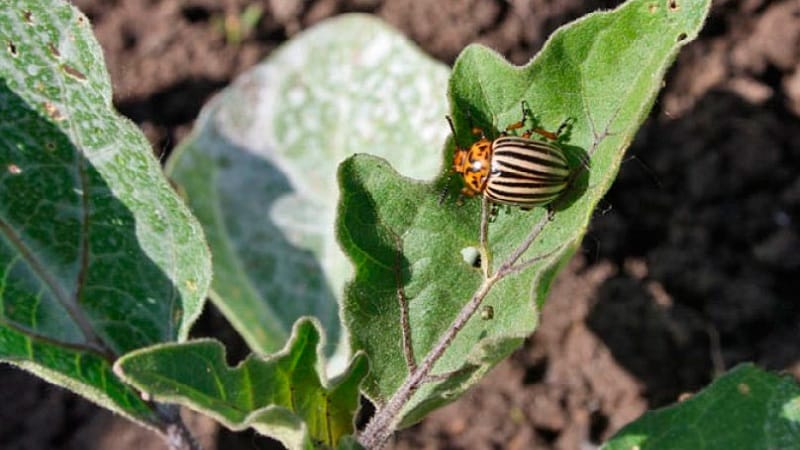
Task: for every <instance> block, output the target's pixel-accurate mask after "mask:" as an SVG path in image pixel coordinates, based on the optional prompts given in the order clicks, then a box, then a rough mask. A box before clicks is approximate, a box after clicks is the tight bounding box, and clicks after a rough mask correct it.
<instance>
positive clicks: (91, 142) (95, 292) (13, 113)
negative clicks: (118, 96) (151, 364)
mask: <svg viewBox="0 0 800 450" xmlns="http://www.w3.org/2000/svg"><path fill="white" fill-rule="evenodd" d="M0 42H2V43H3V48H2V50H1V51H0V270H2V276H1V277H0V359H2V360H5V361H8V362H11V363H13V364H16V365H18V366H20V367H23V368H25V369H27V370H30V371H31V372H33V373H35V374H37V375H39V376H41V377H43V378H45V379H47V380H48V381H51V382H53V383H57V384H60V385H63V386H66V387H68V388H70V389H72V390H74V391H76V392H78V393H80V394H82V395H84V396H86V397H87V398H89V399H91V400H93V401H95V402H97V403H99V404H101V405H103V406H105V407H107V408H110V409H112V410H115V411H117V412H119V413H121V414H123V415H126V416H128V417H130V418H133V419H135V420H139V421H140V422H144V423H150V422H152V420H153V416H152V412H151V411H150V408H149V407H148V406H147V404H145V402H144V401H142V400H141V399H140V398H139V397H138V395H137V394H136V392H135V391H133V390H132V389H130V388H128V387H126V386H124V385H123V384H122V383H121V382H120V381H119V380H118V379H117V378H116V377H115V376H114V375H113V373H112V372H111V370H110V363H111V361H113V359H114V358H115V357H116V356H118V355H121V354H123V353H125V352H128V351H130V350H133V349H136V348H140V347H144V346H147V345H151V344H155V343H159V342H165V341H175V340H182V339H184V338H185V337H186V335H187V333H188V330H189V327H190V325H191V324H192V322H193V321H194V320H195V319H196V317H197V316H198V314H199V313H200V311H201V309H202V304H203V300H204V298H205V293H206V290H207V287H208V284H209V282H210V276H211V273H210V261H209V254H208V251H207V248H206V246H205V244H204V242H203V233H202V229H201V228H200V226H199V225H198V224H197V223H196V222H195V220H194V218H193V217H192V216H191V214H190V213H189V211H188V209H187V208H186V207H185V206H184V205H183V203H182V202H181V201H180V199H179V198H178V196H177V195H175V193H174V192H173V190H172V189H171V187H170V186H169V184H168V183H167V181H166V179H165V178H164V177H163V176H162V174H161V169H160V166H159V164H158V161H157V160H156V159H155V158H154V157H153V155H152V153H151V151H150V147H149V144H148V143H147V141H146V139H145V138H144V136H143V135H142V133H141V132H140V131H139V130H138V129H137V128H136V127H135V126H134V125H133V124H132V123H130V122H129V121H128V120H126V119H124V118H122V117H121V116H119V114H117V113H116V112H115V111H114V110H113V108H112V107H111V88H110V82H109V78H108V74H107V72H106V70H105V67H104V64H103V58H102V50H101V49H100V46H99V45H98V44H97V41H96V40H95V39H94V37H93V36H92V33H91V28H90V26H89V22H88V20H87V19H86V17H85V16H83V15H82V14H80V13H79V12H78V11H77V10H76V9H75V8H73V7H72V6H70V5H69V4H68V3H66V2H62V1H55V2H54V1H34V0H26V1H19V2H14V3H13V4H12V5H9V4H5V5H4V7H3V8H0Z"/></svg>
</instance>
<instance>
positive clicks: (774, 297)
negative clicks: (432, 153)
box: [0, 0, 800, 450]
mask: <svg viewBox="0 0 800 450" xmlns="http://www.w3.org/2000/svg"><path fill="white" fill-rule="evenodd" d="M75 3H76V4H77V5H78V6H79V7H80V8H81V9H82V10H83V11H84V12H85V13H86V14H87V15H88V16H89V17H90V19H91V20H92V23H93V25H94V27H95V32H96V34H97V36H98V38H99V40H100V43H101V45H102V46H103V49H104V51H105V56H106V62H107V64H108V66H109V71H110V72H111V78H112V80H113V83H114V88H115V97H114V100H115V103H116V105H117V107H118V108H119V110H120V111H122V112H123V113H124V114H126V115H128V116H129V117H130V118H131V119H133V120H134V121H135V122H136V123H137V124H139V125H140V126H141V127H142V129H143V130H144V131H145V133H146V134H147V136H148V138H149V139H150V140H151V142H152V143H153V146H154V148H155V150H156V152H157V153H159V154H163V153H166V152H169V151H170V150H171V148H172V147H173V146H174V145H175V144H176V142H178V141H179V140H180V139H181V138H182V137H183V136H185V134H186V133H187V131H188V130H189V129H190V127H191V124H192V121H193V120H194V118H195V117H196V116H197V113H198V111H199V109H200V107H201V106H202V104H203V102H204V101H205V100H207V99H208V97H209V96H211V95H212V94H214V93H215V92H217V91H218V90H220V89H221V88H223V87H224V86H226V85H227V84H228V83H229V82H230V81H231V80H232V79H233V78H234V77H235V76H236V75H238V74H239V73H241V72H242V71H244V70H246V69H247V68H249V67H251V66H252V65H254V64H255V63H256V62H258V61H259V60H260V59H261V58H263V57H265V56H267V55H268V54H269V53H270V51H271V50H272V49H274V48H275V47H276V46H277V45H279V44H280V43H281V42H283V41H285V40H286V39H288V38H290V37H291V36H293V35H294V34H296V33H297V32H298V31H300V30H302V29H304V28H306V27H308V26H310V25H312V24H314V23H316V22H318V21H320V20H322V19H324V18H326V17H329V16H332V15H335V14H340V13H344V12H352V11H360V12H369V13H374V14H376V15H378V16H380V17H382V18H383V19H385V20H386V21H388V22H389V23H391V24H393V25H395V26H396V27H397V28H399V29H400V30H401V31H402V32H404V33H405V34H407V35H408V36H410V37H411V38H412V39H413V40H414V41H416V42H417V43H418V44H419V45H420V46H421V47H422V48H423V49H425V50H426V51H427V52H429V53H430V54H432V55H434V56H435V57H437V58H439V59H441V60H442V61H444V62H446V63H452V62H453V60H454V59H455V57H456V55H457V54H458V52H459V51H460V50H461V49H462V48H463V47H464V46H465V45H466V44H468V43H470V42H476V41H477V42H482V43H485V44H488V45H490V46H492V47H494V48H495V49H497V50H499V51H500V52H501V53H503V54H505V55H506V56H507V57H508V58H509V59H511V60H512V61H514V62H516V63H523V62H525V61H527V60H528V59H529V58H530V57H531V55H533V54H534V53H535V52H536V51H537V49H538V48H539V47H540V46H541V44H542V43H543V41H544V39H545V38H546V36H547V35H548V34H549V33H550V32H551V31H552V30H553V29H555V28H556V27H557V26H559V25H560V24H563V23H565V22H567V21H569V20H571V19H573V18H575V17H578V16H579V15H581V14H583V13H585V12H587V11H590V10H594V9H598V8H603V7H611V6H614V4H615V2H599V1H598V2H581V1H578V0H559V1H547V0H513V1H504V0H482V1H478V0H460V1H448V2H441V1H428V2H422V1H419V2H406V1H401V0H386V1H378V0H349V1H348V0H310V1H300V0H271V1H265V2H264V3H263V6H264V8H265V13H264V16H263V17H262V19H261V21H260V22H259V24H258V26H257V28H256V29H255V30H254V32H253V33H251V34H250V35H248V36H246V38H245V39H244V40H243V41H242V42H241V43H240V44H232V43H230V42H226V40H225V39H224V37H223V34H222V33H220V32H219V31H218V29H217V28H216V26H215V24H216V23H217V22H218V19H224V18H226V17H227V18H228V19H229V20H230V19H231V18H235V17H237V16H238V15H239V13H240V12H241V11H242V10H243V8H244V7H245V6H247V5H248V4H249V3H251V2H249V1H246V0H223V1H215V0H176V1H161V2H159V1H155V0H149V1H143V0H115V1H96V0H78V1H75ZM799 60H800V2H798V1H796V0H787V1H781V2H766V1H760V0H742V1H734V0H721V1H719V2H717V3H715V7H714V9H713V12H712V16H711V18H710V19H709V21H708V23H707V25H706V27H705V29H704V31H703V33H702V35H701V37H700V39H698V40H697V41H696V42H693V43H692V44H690V45H689V46H688V47H687V48H686V49H684V51H683V52H682V53H681V55H680V56H679V58H678V61H677V63H676V64H675V67H674V68H673V70H672V71H671V72H670V75H669V77H668V80H667V83H666V88H665V90H664V91H663V93H662V95H661V96H660V98H659V101H658V102H657V103H656V105H655V107H654V110H653V113H652V115H651V117H650V119H648V121H647V123H646V124H645V126H644V128H643V129H642V130H641V132H640V134H639V136H638V138H637V140H636V141H635V143H634V144H633V146H632V147H631V149H630V152H629V155H630V158H629V159H628V160H626V162H625V163H624V164H623V167H622V170H621V171H620V175H619V178H618V180H617V181H616V183H615V185H614V187H613V188H612V190H611V192H610V193H609V194H608V196H607V198H606V199H605V201H604V204H603V206H602V207H601V208H600V209H599V210H598V212H597V213H596V216H595V218H594V220H593V223H592V227H591V230H590V233H589V235H588V236H587V238H586V240H585V243H584V250H583V252H582V253H581V254H579V255H578V256H577V257H576V258H575V260H574V261H573V262H572V263H571V264H570V265H569V267H568V268H567V269H566V270H564V272H563V273H562V274H561V275H560V277H559V279H558V281H557V282H556V284H555V286H554V289H553V291H552V293H551V296H550V300H549V301H548V303H547V305H546V307H545V308H544V312H543V318H542V325H541V327H540V328H539V330H537V332H536V333H535V334H534V335H533V336H532V337H531V338H530V339H529V340H528V342H527V343H526V345H525V346H524V348H522V349H520V350H519V351H518V352H516V353H515V354H514V356H513V357H511V358H510V359H509V360H507V361H505V362H503V363H501V364H500V365H499V366H498V367H497V368H496V369H495V370H494V371H493V372H492V373H491V374H490V375H489V376H488V377H487V378H486V380H485V381H484V382H483V383H482V384H481V385H480V386H478V387H477V388H475V389H473V390H472V391H471V392H470V393H468V394H467V395H466V396H465V397H464V398H462V399H461V400H459V401H458V402H456V403H454V404H453V405H451V406H448V407H447V408H444V409H442V410H439V411H437V412H435V413H433V414H432V415H431V416H429V418H427V419H426V420H425V421H424V422H423V423H421V424H419V425H417V426H415V427H413V428H411V429H409V430H405V431H403V432H401V433H399V434H398V436H397V438H396V441H395V443H394V444H393V445H394V448H396V449H412V448H414V449H416V448H426V449H438V448H449V449H530V448H541V449H550V448H552V449H564V450H568V449H579V448H591V444H596V443H599V442H601V441H602V440H603V439H605V438H607V437H608V436H609V435H610V434H612V433H613V432H614V431H615V430H617V429H619V428H620V427H621V426H622V425H624V424H625V423H626V422H628V421H630V420H632V419H634V418H635V417H636V416H637V415H639V414H640V413H641V412H643V411H644V410H645V409H647V408H652V407H657V406H661V405H664V404H667V403H670V402H673V401H675V400H676V398H677V397H678V396H679V395H680V394H681V393H683V392H687V391H693V390H696V389H699V388H700V387H702V386H703V385H705V384H707V383H708V382H709V381H710V380H711V379H712V377H714V375H715V374H717V373H719V372H720V371H723V370H725V369H727V368H730V367H731V366H733V365H735V364H736V363H738V362H741V361H755V362H757V363H758V364H760V365H762V366H764V367H767V368H770V369H775V370H788V371H790V372H792V373H794V374H795V375H796V376H798V377H800V340H799V339H798V336H800V302H798V301H797V292H800V236H799V233H800V231H799V230H800V227H799V226H798V222H799V221H800V177H799V176H798V174H800V170H799V169H800V65H799V64H798V63H799V62H800V61H799ZM226 326H227V325H225V324H224V321H222V320H221V319H220V318H219V316H218V315H215V313H214V312H213V311H210V312H208V313H207V314H206V315H205V316H204V318H203V319H202V320H201V323H200V324H199V327H200V328H201V332H202V333H203V334H214V335H223V336H230V335H231V331H230V329H229V328H227V329H226V328H225V327H226ZM0 383H2V386H3V389H2V390H0V402H1V403H2V405H3V406H2V408H0V442H2V443H3V445H2V448H4V449H37V450H38V449H91V448H97V449H101V448H102V449H163V448H165V447H164V445H163V443H162V442H160V440H159V439H158V438H157V437H156V436H155V435H153V434H152V433H149V432H148V431H144V430H141V429H139V428H137V427H136V426H133V425H130V424H128V423H127V422H125V421H124V420H122V419H120V418H117V417H114V416H112V415H111V414H110V413H108V412H105V411H103V410H101V409H99V408H97V407H95V406H93V405H92V404H90V403H88V402H86V401H84V400H82V399H80V398H78V397H77V396H75V395H73V394H71V393H68V392H66V391H64V390H61V389H59V388H56V387H52V386H49V385H47V384H46V383H44V382H42V381H39V380H37V379H36V378H34V377H33V376H30V375H28V374H26V373H23V372H21V371H19V370H17V369H14V368H11V367H7V366H0ZM192 423H193V424H195V425H194V426H195V429H196V430H198V431H197V434H198V435H199V436H200V437H201V438H202V440H203V441H204V442H205V445H206V448H209V449H213V448H221V449H256V448H258V449H267V448H279V446H277V444H275V443H274V442H271V441H269V440H267V439H263V438H259V437H256V436H254V435H252V434H251V433H239V434H232V433H228V432H225V431H224V430H217V429H216V428H215V426H214V425H213V424H212V423H210V422H209V421H208V420H203V419H202V418H196V417H195V418H194V419H193V420H192ZM587 446H588V447H587Z"/></svg>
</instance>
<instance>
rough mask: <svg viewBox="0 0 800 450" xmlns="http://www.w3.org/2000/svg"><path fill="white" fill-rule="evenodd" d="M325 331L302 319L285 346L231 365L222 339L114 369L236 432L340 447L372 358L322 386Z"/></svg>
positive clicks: (131, 358) (129, 360)
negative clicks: (253, 431) (247, 430)
mask: <svg viewBox="0 0 800 450" xmlns="http://www.w3.org/2000/svg"><path fill="white" fill-rule="evenodd" d="M321 350H322V346H321V343H320V331H319V325H318V323H317V322H316V321H314V320H308V319H301V320H300V321H298V322H297V323H296V324H295V327H294V331H293V332H292V337H291V338H290V340H289V342H288V343H287V344H286V348H285V349H284V350H282V351H281V352H279V353H277V354H275V355H272V356H270V357H266V358H262V357H260V356H256V355H251V356H249V357H248V358H247V359H246V360H244V361H243V362H242V363H240V364H239V365H238V366H236V367H233V368H231V367H228V365H227V363H226V362H225V350H224V348H223V347H222V344H220V343H219V342H217V341H213V340H197V341H190V342H186V343H182V344H163V345H159V346H154V347H151V348H148V349H144V350H139V351H136V352H134V353H130V354H128V355H126V356H124V357H123V358H121V359H120V360H119V361H118V362H117V364H116V366H115V369H116V371H117V373H120V374H121V375H122V376H123V377H124V378H125V379H126V380H127V381H129V382H130V383H132V384H133V385H135V386H137V387H138V388H139V389H141V390H142V391H143V392H147V393H149V394H151V395H153V396H154V397H155V398H156V399H158V400H161V401H164V402H170V403H181V404H184V405H187V406H189V407H191V408H193V409H195V410H197V411H200V412H203V413H205V414H207V415H209V416H211V417H214V418H215V419H217V420H219V421H220V422H222V423H224V424H225V425H226V426H227V427H229V428H232V429H234V430H241V429H244V428H247V427H253V428H255V429H256V430H258V431H259V432H260V433H262V434H266V435H269V436H272V437H274V438H276V439H278V440H280V441H281V442H282V443H283V444H284V445H286V446H287V447H288V448H291V449H300V448H302V449H310V448H316V447H319V446H324V447H326V448H328V447H334V446H336V445H337V443H338V442H339V440H340V438H341V437H342V436H345V435H351V434H353V433H354V431H355V425H354V415H355V412H356V410H357V409H358V406H359V391H358V386H359V384H360V382H361V380H362V379H363V378H364V376H365V375H366V373H367V367H368V366H367V359H366V357H364V355H361V354H359V355H357V356H356V357H355V359H354V360H353V361H352V363H351V365H350V368H349V369H348V371H347V372H346V373H345V374H343V375H342V376H341V377H339V379H337V380H336V381H334V382H333V383H330V385H329V384H328V383H326V382H324V381H323V380H324V375H322V373H324V367H323V361H322V358H323V357H322V355H321V354H318V353H320V352H321Z"/></svg>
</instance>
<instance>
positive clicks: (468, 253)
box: [461, 247, 481, 269]
mask: <svg viewBox="0 0 800 450" xmlns="http://www.w3.org/2000/svg"><path fill="white" fill-rule="evenodd" d="M461 257H462V258H463V259H464V262H465V263H467V264H469V265H470V266H472V267H474V268H476V269H478V268H480V267H481V252H479V251H478V249H477V248H475V247H465V248H462V249H461Z"/></svg>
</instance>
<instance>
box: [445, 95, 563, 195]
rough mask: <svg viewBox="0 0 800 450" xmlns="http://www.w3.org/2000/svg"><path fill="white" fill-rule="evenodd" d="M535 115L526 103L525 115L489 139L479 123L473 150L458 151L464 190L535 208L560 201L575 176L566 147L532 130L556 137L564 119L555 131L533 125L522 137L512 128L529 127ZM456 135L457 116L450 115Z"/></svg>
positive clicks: (455, 160) (455, 162) (456, 167)
mask: <svg viewBox="0 0 800 450" xmlns="http://www.w3.org/2000/svg"><path fill="white" fill-rule="evenodd" d="M530 116H531V112H530V109H529V108H528V107H527V104H526V103H525V102H524V101H523V102H522V119H521V120H520V121H519V122H515V123H512V124H511V125H509V126H507V127H506V129H505V130H504V131H503V132H502V133H500V134H501V135H500V137H498V138H497V139H494V140H489V139H488V138H487V137H486V135H484V133H483V130H482V129H480V128H477V127H474V128H473V129H472V133H473V134H475V135H479V136H480V139H478V141H476V142H474V143H473V144H472V145H471V146H470V147H469V149H467V148H462V147H459V146H458V144H456V151H455V154H454V155H453V171H454V172H456V173H458V174H460V175H461V176H462V177H463V179H464V183H465V186H464V188H463V189H462V190H461V193H462V194H463V195H466V196H468V197H472V196H474V195H476V194H483V195H485V196H486V197H487V198H488V199H489V200H491V201H492V202H494V203H500V204H504V205H511V206H519V207H520V208H522V209H530V208H533V207H534V206H539V205H545V204H547V203H550V202H551V201H553V200H555V199H556V198H557V197H558V196H559V195H561V193H562V192H564V189H565V188H566V187H567V183H568V178H569V175H570V169H569V165H568V164H567V158H566V157H565V155H564V150H562V149H561V147H559V146H557V145H555V144H554V143H552V142H548V141H542V140H536V139H531V135H532V134H533V133H536V134H539V135H541V136H543V137H545V138H546V139H549V140H551V141H557V140H558V135H559V133H560V132H561V130H562V128H563V127H564V126H565V125H567V123H566V122H565V123H564V124H563V125H562V126H561V127H560V128H559V130H558V132H556V133H551V132H549V131H546V130H542V129H540V128H531V129H529V130H527V131H525V132H524V133H523V134H522V135H520V136H513V135H510V134H509V132H511V131H512V130H517V129H519V128H522V127H524V126H525V119H527V118H529V117H530ZM447 121H448V123H449V124H450V129H451V131H452V132H453V138H454V139H455V134H456V131H455V127H454V126H453V120H452V119H451V118H450V117H447Z"/></svg>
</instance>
